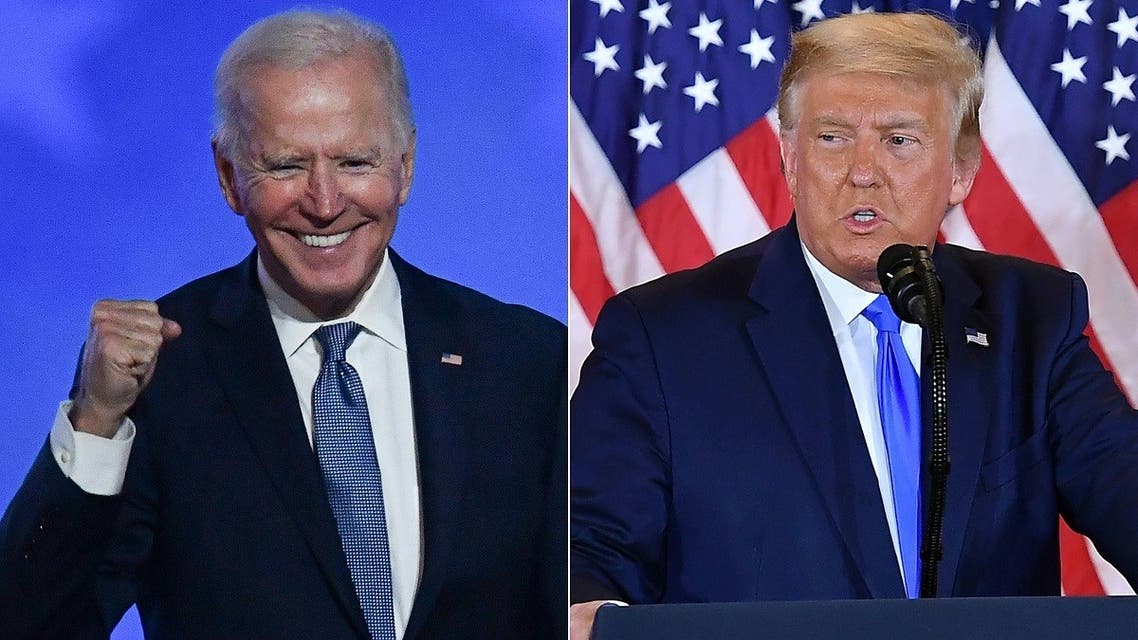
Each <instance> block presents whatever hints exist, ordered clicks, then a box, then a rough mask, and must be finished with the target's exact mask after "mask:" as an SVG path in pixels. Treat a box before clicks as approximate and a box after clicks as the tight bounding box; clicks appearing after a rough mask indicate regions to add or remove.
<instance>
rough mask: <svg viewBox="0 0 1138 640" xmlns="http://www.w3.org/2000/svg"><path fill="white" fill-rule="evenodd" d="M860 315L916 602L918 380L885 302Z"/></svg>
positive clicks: (904, 557)
mask: <svg viewBox="0 0 1138 640" xmlns="http://www.w3.org/2000/svg"><path fill="white" fill-rule="evenodd" d="M862 315H863V316H865V317H866V319H868V320H869V321H870V322H872V323H873V326H875V327H877V367H876V372H875V378H876V381H877V408H878V411H879V412H880V413H881V429H882V431H883V432H884V433H885V449H886V451H888V453H889V479H890V480H891V482H892V483H893V511H894V513H895V514H896V517H897V543H898V546H899V547H900V549H901V566H902V567H904V569H905V590H906V592H907V595H908V596H909V597H910V598H916V597H918V596H919V594H920V558H919V549H920V544H921V543H920V530H921V516H920V513H921V380H920V378H919V377H917V371H916V370H915V369H913V363H912V362H911V361H910V360H909V355H908V354H907V353H906V352H905V345H904V343H903V342H902V341H901V334H900V329H901V321H900V320H899V319H898V318H897V315H896V314H895V313H893V309H892V308H890V306H889V300H887V299H886V298H885V296H878V297H877V299H876V300H874V301H873V303H872V304H870V305H869V306H868V307H866V309H865V311H862Z"/></svg>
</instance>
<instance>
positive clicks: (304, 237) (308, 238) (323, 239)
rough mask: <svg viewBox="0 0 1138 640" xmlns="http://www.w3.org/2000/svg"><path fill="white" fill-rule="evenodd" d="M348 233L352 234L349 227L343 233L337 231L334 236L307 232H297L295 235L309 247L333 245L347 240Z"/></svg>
mask: <svg viewBox="0 0 1138 640" xmlns="http://www.w3.org/2000/svg"><path fill="white" fill-rule="evenodd" d="M350 235H352V231H351V230H350V229H349V230H348V231H345V232H343V233H337V234H336V235H334V236H316V235H309V234H307V233H298V234H297V237H299V238H300V241H301V242H303V243H304V244H306V245H308V246H310V247H334V246H336V245H338V244H340V243H342V242H343V241H345V240H347V239H348V236H350Z"/></svg>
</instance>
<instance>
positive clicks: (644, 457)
mask: <svg viewBox="0 0 1138 640" xmlns="http://www.w3.org/2000/svg"><path fill="white" fill-rule="evenodd" d="M593 345H594V350H593V352H592V354H590V356H589V357H588V359H587V360H586V361H585V364H584V366H583V367H582V370H581V378H580V382H579V384H578V386H577V390H576V392H575V393H574V395H573V400H572V404H571V411H570V419H571V421H572V424H571V428H570V485H571V497H570V500H571V508H570V513H571V526H570V537H571V540H570V600H571V601H572V602H585V601H588V600H607V599H615V600H622V601H626V602H630V603H634V604H646V603H652V602H657V601H659V599H660V597H661V594H662V592H663V586H664V576H665V541H666V536H667V522H668V512H669V505H670V502H671V473H670V449H669V444H668V415H667V407H666V404H665V397H664V394H663V391H662V389H661V386H660V381H659V377H658V375H657V363H656V359H655V356H654V353H653V348H652V344H651V340H650V336H649V333H648V331H647V330H646V328H645V325H644V322H643V319H642V317H641V314H640V313H639V311H638V310H637V308H636V307H635V305H634V304H633V303H632V301H631V300H630V298H628V297H627V296H625V295H621V296H617V297H614V298H612V299H611V300H610V301H609V302H608V303H607V304H606V305H605V307H604V309H602V311H601V314H600V317H599V318H598V320H597V324H596V327H595V329H594V331H593Z"/></svg>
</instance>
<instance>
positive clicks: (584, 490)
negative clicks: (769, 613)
mask: <svg viewBox="0 0 1138 640" xmlns="http://www.w3.org/2000/svg"><path fill="white" fill-rule="evenodd" d="M981 98H982V76H981V67H980V61H979V59H978V57H977V55H976V53H975V52H974V51H973V50H972V49H971V48H970V46H969V44H968V42H967V40H966V39H963V38H962V37H961V34H959V33H958V32H957V31H956V30H955V29H954V28H953V27H952V26H951V25H949V24H947V23H946V22H944V21H942V20H940V19H938V18H936V17H933V16H929V15H919V14H864V15H850V16H843V17H839V18H833V19H830V20H825V21H822V22H820V23H818V24H816V25H814V26H812V27H810V28H808V29H806V30H804V31H802V32H800V33H798V34H796V35H795V36H794V39H793V42H792V45H791V52H790V57H789V60H788V61H787V64H786V66H785V68H784V70H783V73H782V77H781V82H780V92H779V99H778V106H779V114H780V122H781V130H780V141H781V149H782V151H781V153H782V165H783V171H784V174H785V177H786V182H787V185H788V187H789V190H790V194H791V196H792V199H793V202H794V207H795V213H794V217H793V218H792V219H791V221H790V223H789V224H788V225H787V226H786V227H784V228H782V229H779V230H776V231H774V232H772V233H771V234H770V235H768V236H766V237H764V238H762V239H760V240H758V241H755V242H753V243H751V244H748V245H746V246H743V247H740V248H739V249H736V250H734V251H730V252H728V253H726V254H724V255H722V256H720V257H718V258H716V259H714V260H712V261H711V262H710V263H708V264H707V265H705V266H703V267H701V268H699V269H695V270H692V271H687V272H682V273H678V274H674V275H670V276H665V277H663V278H661V279H659V280H657V281H654V282H651V283H649V284H646V285H643V286H641V287H636V288H633V289H631V290H629V291H626V292H624V293H622V294H620V295H618V296H616V297H614V298H613V299H611V300H610V301H609V302H608V303H607V304H606V306H605V308H604V310H603V311H602V312H601V314H600V317H599V318H598V321H597V323H596V328H595V330H594V333H593V343H594V345H595V350H594V351H593V353H592V354H591V355H590V356H589V359H588V360H587V361H586V363H585V365H584V367H583V369H582V372H581V380H580V385H579V386H578V388H577V391H576V394H575V395H574V398H573V401H572V406H571V410H572V425H571V434H572V435H571V448H570V451H571V460H572V467H571V519H572V525H571V532H570V536H571V566H570V573H571V585H570V589H571V598H572V601H573V602H574V603H576V604H574V605H573V607H572V609H571V616H572V617H571V625H572V634H573V637H574V638H586V637H587V636H588V633H589V629H590V628H591V624H592V620H593V616H594V615H595V612H596V610H597V608H598V607H599V606H601V605H602V604H603V603H604V602H606V601H621V602H625V603H633V604H643V603H667V602H701V601H747V600H787V599H803V600H815V599H837V598H871V597H872V598H902V597H917V595H918V589H919V586H920V581H921V575H920V572H921V565H920V557H919V548H920V543H921V540H920V534H921V531H922V529H923V528H924V527H925V526H926V525H927V522H925V521H924V516H925V514H926V513H927V511H926V508H927V501H928V486H927V480H928V469H927V452H928V449H929V447H930V442H928V439H927V433H928V425H929V424H930V422H931V416H930V414H931V404H930V400H929V392H930V388H931V387H930V382H929V380H928V377H929V376H926V375H922V374H923V372H925V371H927V370H928V368H929V366H930V365H929V361H928V360H926V359H924V357H923V355H922V354H923V353H927V348H926V347H927V342H928V338H927V336H924V335H923V333H924V331H923V330H922V328H921V327H920V326H919V325H916V324H910V323H908V322H901V321H900V319H898V318H897V316H896V315H895V314H894V312H893V310H892V309H891V308H890V305H889V303H888V301H886V300H885V299H884V298H883V296H882V295H881V292H882V286H881V284H880V282H879V281H878V277H877V269H876V267H877V262H878V258H879V256H880V255H881V254H882V252H883V250H885V249H886V248H887V247H889V246H891V245H893V244H895V243H905V244H910V245H926V246H928V247H930V248H932V250H933V254H932V261H933V263H934V264H935V266H936V269H937V271H938V273H939V275H940V278H941V279H942V281H943V291H944V308H945V311H944V319H943V324H944V333H945V336H946V340H947V343H948V351H949V356H950V357H949V361H948V385H949V396H948V397H949V403H950V405H949V411H948V413H949V416H950V419H951V426H950V429H951V432H950V433H951V436H950V445H949V454H950V458H951V464H952V466H951V472H950V474H949V476H948V487H947V503H946V505H945V513H944V538H943V543H944V544H943V557H942V558H941V559H940V563H939V570H938V573H937V575H938V577H939V580H938V595H940V596H984V595H993V596H994V595H1048V594H1058V592H1059V554H1058V522H1059V517H1060V515H1062V516H1063V517H1064V518H1066V520H1067V522H1069V523H1070V524H1071V526H1072V527H1073V528H1075V529H1076V530H1078V531H1080V532H1083V533H1086V534H1087V535H1089V536H1090V537H1091V538H1092V539H1093V540H1094V541H1095V543H1096V544H1097V545H1098V549H1099V550H1100V551H1101V552H1102V554H1103V555H1104V556H1105V557H1106V558H1107V559H1109V560H1110V561H1111V562H1113V563H1114V564H1115V566H1117V567H1118V568H1119V569H1120V570H1121V571H1122V572H1123V574H1124V575H1126V577H1127V578H1128V579H1129V580H1130V581H1131V583H1132V584H1133V583H1136V581H1138V548H1136V547H1135V545H1134V544H1133V540H1134V539H1135V538H1136V537H1138V509H1135V506H1138V502H1136V501H1135V499H1134V497H1133V496H1135V495H1138V415H1136V414H1135V412H1134V411H1133V410H1132V409H1131V408H1130V407H1129V406H1128V404H1127V402H1126V399H1125V398H1124V397H1123V395H1122V394H1121V392H1120V391H1119V390H1118V388H1117V386H1116V385H1115V383H1114V380H1113V378H1112V377H1111V375H1110V373H1109V372H1107V371H1105V370H1104V369H1103V366H1102V364H1101V363H1100V362H1099V360H1098V358H1097V357H1096V356H1095V355H1094V353H1093V352H1092V351H1091V349H1090V346H1089V344H1088V340H1087V338H1086V336H1085V335H1083V331H1084V329H1085V327H1086V323H1087V295H1086V288H1085V285H1084V284H1083V281H1082V279H1081V278H1079V276H1078V275H1075V274H1073V273H1068V272H1065V271H1061V270H1059V269H1055V268H1052V267H1048V266H1043V265H1038V264H1033V263H1030V262H1027V261H1024V260H1019V259H1013V258H1007V257H1000V256H994V255H990V254H986V253H982V252H976V251H970V250H967V249H963V248H960V247H954V246H951V245H936V236H937V230H938V229H939V227H940V224H941V222H942V220H943V219H944V216H945V214H946V212H947V210H948V209H949V208H950V207H952V206H954V205H957V204H959V203H960V202H961V201H963V200H964V198H965V196H967V195H968V192H969V190H970V189H971V186H972V181H973V178H974V176H975V175H976V172H977V169H978V168H979V163H980V128H979V108H980V103H981ZM970 338H971V339H970ZM923 345H925V346H923ZM923 349H925V350H924V351H923ZM883 363H884V365H883ZM922 387H923V388H924V391H923V392H922V391H921V389H922ZM922 399H923V400H924V402H922ZM922 467H925V468H924V469H922Z"/></svg>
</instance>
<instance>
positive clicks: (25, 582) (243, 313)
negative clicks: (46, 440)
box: [0, 251, 567, 639]
mask: <svg viewBox="0 0 1138 640" xmlns="http://www.w3.org/2000/svg"><path fill="white" fill-rule="evenodd" d="M389 255H390V256H391V260H392V264H393V266H394V268H395V272H396V274H397V276H398V278H399V284H400V288H401V290H402V299H403V317H404V325H405V328H406V332H407V358H408V365H409V368H410V374H411V389H412V403H413V410H414V416H415V433H416V439H417V447H418V466H419V480H420V484H421V489H422V491H421V500H422V526H423V570H422V579H421V583H420V585H419V589H418V592H417V595H416V598H415V602H414V606H413V610H412V612H411V616H410V619H409V621H408V627H407V632H406V636H405V637H406V638H408V639H415V638H465V637H471V638H482V637H484V638H548V637H559V636H563V635H564V634H565V623H564V620H565V609H564V601H565V584H566V581H567V580H566V576H565V555H564V553H565V552H564V550H565V548H566V538H565V524H564V518H565V515H564V514H565V509H566V496H565V491H566V490H565V472H566V470H565V438H566V435H565V426H566V417H565V404H566V402H565V398H566V394H565V367H566V337H565V328H564V326H563V325H561V324H560V323H557V322H556V321H554V320H552V319H550V318H548V317H546V316H543V315H541V314H539V313H537V312H535V311H532V310H530V309H526V308H524V307H519V306H514V305H506V304H502V303H500V302H496V301H494V300H492V299H490V298H488V297H486V296H484V295H482V294H479V293H477V292H474V291H472V290H470V289H467V288H465V287H461V286H459V285H456V284H453V283H450V282H446V281H444V280H441V279H439V278H435V277H433V276H429V275H427V274H425V273H423V272H422V271H420V270H418V269H416V268H414V267H412V266H410V265H408V264H407V263H406V262H404V261H403V260H401V259H400V258H399V257H398V256H397V255H395V253H394V252H393V251H392V252H390V253H389ZM159 307H160V308H161V311H162V313H163V315H164V316H166V317H169V318H173V319H175V320H177V321H178V322H179V323H180V324H181V325H182V329H183V334H182V336H181V337H180V338H179V339H178V340H176V341H174V342H173V343H171V344H169V345H167V346H166V347H165V348H164V349H163V351H162V353H161V355H160V356H159V361H158V366H157V370H156V373H155V375H154V378H153V380H152V382H151V384H150V386H149V387H148V388H147V389H146V390H145V392H144V393H143V395H142V396H141V397H140V399H139V401H138V402H137V404H136V405H135V407H134V408H133V409H132V417H133V418H134V420H135V422H136V423H137V426H138V430H137V435H136V439H135V443H134V446H133V449H132V453H131V458H130V464H129V466H128V471H127V477H126V480H125V485H124V488H123V493H122V495H121V496H117V497H111V498H103V497H97V496H91V495H87V494H84V493H83V492H82V491H81V490H79V489H78V487H77V486H76V485H74V483H72V482H71V481H70V480H68V479H66V478H65V477H64V476H63V475H62V474H61V473H60V471H59V468H58V465H57V464H56V463H55V461H54V460H53V459H52V456H51V452H50V449H49V448H48V447H46V446H45V447H44V449H43V451H42V452H41V454H40V456H39V458H38V459H37V461H36V462H35V464H34V466H33V468H32V470H31V472H30V473H29V475H28V478H27V479H26V480H25V482H24V485H23V486H22V487H21V489H20V491H19V493H18V494H17V496H16V497H15V498H14V500H13V502H12V504H11V505H10V506H9V508H8V510H7V512H6V513H5V515H4V519H3V521H2V523H0V562H2V563H3V564H2V565H0V637H4V638H18V637H35V638H43V637H62V638H77V637H79V638H85V637H106V636H107V635H108V633H109V630H110V628H112V627H113V626H114V624H115V623H116V622H117V621H118V620H119V618H120V617H121V616H122V614H123V612H124V611H125V610H126V608H127V607H129V606H130V604H131V603H132V602H136V601H137V603H138V606H139V611H140V614H141V617H142V622H143V626H144V628H145V631H146V633H147V636H148V637H153V638H366V637H367V629H366V625H365V623H364V618H363V615H362V613H361V611H360V607H359V604H358V602H357V600H356V598H355V595H354V591H353V587H352V584H351V577H350V574H349V572H348V568H347V563H346V562H345V559H344V555H343V552H342V550H341V548H340V542H339V536H338V534H337V531H336V524H335V520H334V518H333V516H332V512H331V509H330V508H329V506H328V502H327V498H326V496H325V492H324V487H323V482H322V480H321V475H320V470H319V466H318V463H317V461H316V458H315V455H314V454H313V451H312V448H311V446H310V445H309V442H308V437H307V434H306V432H305V428H304V425H303V422H302V419H301V415H300V409H299V406H298V403H297V396H296V390H295V388H294V386H293V383H292V378H291V377H290V375H289V371H288V367H287V365H286V363H285V358H284V356H283V354H282V352H281V348H280V344H279V342H278V340H277V336H276V332H275V330H274V329H273V325H272V320H271V319H270V316H269V312H268V307H267V304H266V302H265V298H264V295H263V294H262V292H261V290H260V286H259V284H258V283H257V278H256V269H255V261H254V258H253V257H252V256H250V258H249V259H247V260H245V261H244V262H243V263H242V264H240V265H237V266H235V267H233V268H230V269H227V270H225V271H221V272H219V273H217V274H214V275H212V276H208V277H205V278H202V279H200V280H197V281H195V282H192V283H190V284H188V285H186V286H185V287H183V288H181V289H179V290H178V291H175V292H174V293H172V294H170V295H168V296H166V297H164V298H162V299H161V300H160V301H159ZM443 353H456V354H461V355H462V356H463V360H462V365H461V366H455V365H453V364H446V363H442V362H441V356H442V354H443Z"/></svg>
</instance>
